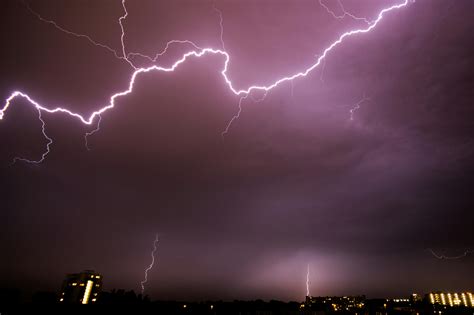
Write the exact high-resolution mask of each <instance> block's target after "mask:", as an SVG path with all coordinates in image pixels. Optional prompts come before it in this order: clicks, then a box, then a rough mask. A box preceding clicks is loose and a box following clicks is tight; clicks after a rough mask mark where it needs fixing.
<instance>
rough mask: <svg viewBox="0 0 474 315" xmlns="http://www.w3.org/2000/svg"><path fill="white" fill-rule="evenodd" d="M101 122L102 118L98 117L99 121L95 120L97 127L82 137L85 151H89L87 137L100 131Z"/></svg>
mask: <svg viewBox="0 0 474 315" xmlns="http://www.w3.org/2000/svg"><path fill="white" fill-rule="evenodd" d="M101 121H102V116H100V115H99V119H98V120H97V126H96V127H95V129H93V130H91V131H89V132H86V134H85V135H84V145H85V146H86V149H87V151H90V150H91V148H90V147H89V141H88V139H89V136H92V135H93V134H94V133H96V132H97V131H99V130H100V122H101Z"/></svg>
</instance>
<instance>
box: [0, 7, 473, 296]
mask: <svg viewBox="0 0 474 315" xmlns="http://www.w3.org/2000/svg"><path fill="white" fill-rule="evenodd" d="M400 2H401V1H400V0H398V1H397V0H388V1H375V0H373V1H372V0H371V1H356V0H343V1H342V3H343V4H344V6H345V8H346V10H347V11H349V12H351V13H353V14H355V15H357V16H364V17H367V18H368V19H375V18H376V16H377V14H378V12H379V11H380V10H381V9H382V8H384V7H387V6H390V5H392V4H395V3H400ZM28 3H29V4H30V5H31V8H32V9H33V10H34V11H36V12H38V13H39V14H40V15H41V16H42V17H43V18H45V19H48V20H54V21H55V22H56V23H57V24H58V25H60V26H62V27H63V28H65V29H68V30H70V31H73V32H76V33H81V34H87V35H89V36H91V37H92V38H93V39H94V40H96V41H97V42H100V43H104V44H106V45H108V46H110V47H112V48H113V49H115V50H116V51H117V52H118V53H121V44H120V35H121V31H120V26H119V24H118V18H119V17H120V16H121V15H123V8H122V6H121V3H120V1H119V0H114V1H112V0H103V1H95V0H81V1H49V0H48V1H46V0H44V1H43V0H42V1H29V2H28ZM326 3H327V5H328V6H329V7H331V8H332V9H333V10H334V12H336V13H337V14H341V11H340V9H338V6H337V2H336V1H332V0H327V1H326ZM213 5H214V4H213V2H212V1H197V0H196V1H192V0H187V1H172V0H164V1H129V2H127V9H128V12H129V15H128V17H127V18H126V19H125V20H124V23H123V24H124V27H125V30H126V35H125V38H124V40H125V44H126V49H127V51H128V52H140V53H143V54H149V55H153V54H155V53H156V52H159V51H161V50H163V48H164V47H165V45H166V43H167V42H168V41H170V40H172V39H181V40H192V41H193V42H195V43H196V44H197V45H199V46H200V47H213V48H216V49H219V48H221V46H222V45H221V41H220V27H219V15H218V13H217V11H216V10H214V9H213ZM0 6H1V8H0V12H1V13H0V14H1V22H0V23H1V27H0V37H1V43H2V49H1V51H0V56H1V58H0V72H1V74H0V99H1V100H2V103H1V106H3V105H4V100H5V99H6V98H8V96H9V95H10V94H11V93H12V92H13V91H15V90H20V91H23V92H25V93H28V94H29V95H30V96H31V97H33V98H34V99H35V100H37V101H38V102H41V103H42V104H44V105H45V106H47V107H50V108H53V107H56V106H64V107H67V108H68V109H71V110H74V111H76V112H79V113H81V114H83V115H87V116H88V115H90V113H91V112H92V111H94V110H96V109H98V108H100V107H102V106H104V105H105V104H106V103H107V102H108V99H109V97H110V95H111V94H113V93H114V92H116V91H119V90H123V89H126V87H127V86H128V81H129V79H130V76H131V75H132V73H133V69H132V68H131V67H130V66H129V65H128V64H127V63H126V62H124V61H123V60H118V59H117V58H115V57H114V55H113V54H112V53H110V52H109V51H107V50H105V49H102V48H100V47H96V46H94V45H92V44H91V43H90V42H88V41H87V40H86V39H84V38H78V37H75V36H73V35H68V34H66V33H64V32H61V31H59V30H58V29H56V28H55V27H54V26H52V25H51V24H48V23H45V22H42V21H40V20H39V19H38V18H37V17H36V16H35V15H34V14H33V13H32V12H30V11H28V9H27V7H26V6H25V5H24V4H23V3H22V2H21V1H14V0H6V1H2V3H1V5H0ZM215 6H216V7H217V8H218V9H220V10H221V12H222V16H223V26H224V33H223V38H224V41H225V49H226V51H227V52H228V53H229V55H230V56H231V61H230V63H229V71H228V75H229V77H230V78H231V79H232V81H233V82H234V85H235V86H236V87H237V88H247V87H248V86H250V85H252V84H268V83H271V82H274V81H275V79H276V78H280V77H282V76H286V75H288V74H293V73H296V72H299V71H301V70H304V69H305V68H307V67H309V66H310V65H311V64H313V63H314V62H315V60H316V58H317V55H318V54H320V53H321V52H322V51H323V50H324V48H325V47H327V46H328V45H329V44H330V43H331V42H333V41H334V40H335V39H337V38H338V36H339V35H341V34H342V33H343V32H345V31H348V30H350V29H352V28H364V27H366V24H364V22H363V21H357V20H353V19H351V18H350V17H345V18H344V19H335V18H333V17H332V16H331V15H330V14H328V12H326V10H325V9H324V8H323V7H322V6H320V5H319V3H318V1H317V0H314V1H309V0H308V1H299V0H298V1H289V0H278V1H270V0H262V1H250V0H245V1H237V0H229V1H224V0H217V2H215ZM338 10H339V11H338ZM473 12H474V2H473V1H470V0H458V1H443V0H418V1H416V2H414V3H410V4H409V5H408V6H407V7H404V8H401V9H399V10H396V11H393V12H390V13H389V14H387V15H386V16H385V17H384V19H383V20H382V21H381V22H380V23H379V24H378V25H377V27H376V28H375V29H374V30H373V31H371V32H370V33H367V34H361V35H357V36H354V37H351V38H349V39H347V40H345V41H344V43H343V44H341V45H339V46H338V47H337V48H336V49H334V50H333V51H331V52H330V53H329V54H328V55H327V58H326V59H325V63H324V67H323V66H320V67H318V68H317V69H315V70H314V71H313V72H311V73H310V74H309V75H308V76H307V77H305V78H299V79H296V80H294V81H293V83H292V84H291V83H284V84H281V85H280V86H278V87H276V88H275V89H273V90H271V91H270V92H269V93H268V94H267V96H266V98H264V99H263V100H262V101H258V100H259V99H261V98H262V95H261V93H254V94H252V96H253V98H254V99H255V100H253V99H252V98H250V97H249V98H247V99H245V100H243V103H242V108H243V110H242V113H241V115H240V118H239V119H237V120H235V121H234V122H233V124H232V126H231V127H230V129H229V132H228V133H227V134H226V136H225V137H224V139H223V138H222V136H221V133H222V131H223V130H224V129H225V128H226V125H227V124H228V122H229V121H230V119H231V118H232V117H233V116H234V115H235V114H236V113H237V111H238V102H239V97H238V96H235V95H234V94H232V92H231V91H230V90H229V89H228V87H227V86H226V85H225V82H224V81H223V78H222V76H221V74H220V71H221V70H222V67H223V63H224V58H223V57H222V56H219V55H206V56H204V57H201V58H190V59H189V60H187V61H186V62H185V63H183V64H182V65H181V66H180V67H179V68H178V69H177V70H176V71H175V72H173V73H163V72H156V71H155V72H150V73H147V74H143V75H140V76H139V77H137V80H136V83H135V87H134V91H133V93H131V94H130V95H127V96H125V97H122V98H119V99H117V106H116V108H114V109H113V110H110V111H108V112H106V113H105V114H104V115H103V116H102V118H103V119H102V121H101V126H100V127H101V129H100V131H99V132H97V133H95V134H94V135H93V136H91V137H89V146H90V151H88V150H87V149H86V147H85V144H84V134H85V133H86V132H90V131H91V130H93V129H94V126H87V125H83V124H81V123H80V122H79V121H78V120H77V119H73V118H71V117H69V116H67V115H64V114H47V113H43V116H42V117H43V119H44V120H45V122H46V132H47V134H48V135H49V136H50V137H51V138H52V139H53V140H54V143H53V144H52V145H51V153H50V154H49V155H48V156H47V157H46V159H45V161H44V162H43V163H41V164H39V165H31V164H28V163H24V162H21V161H19V162H17V163H15V164H14V165H11V162H12V159H13V158H14V157H15V156H21V157H26V158H30V159H38V158H40V157H41V154H42V152H43V151H44V150H45V146H46V144H47V140H46V139H45V138H44V137H43V136H42V134H41V123H40V121H39V120H38V113H37V111H35V109H34V108H33V107H31V105H30V104H29V103H28V102H26V101H25V100H24V99H20V98H18V99H16V100H14V102H13V104H12V106H11V108H9V110H8V111H7V112H6V114H5V116H4V119H3V120H1V121H0V172H1V173H0V174H1V176H0V188H1V193H0V196H1V200H2V202H1V206H0V208H1V212H0V253H1V254H0V255H1V257H2V258H1V259H0V286H1V287H14V288H20V289H22V290H25V291H31V292H33V291H35V290H52V291H57V290H59V288H60V285H61V281H62V280H63V278H64V275H65V274H66V273H72V272H79V271H81V270H84V269H94V270H96V271H98V272H100V273H101V274H103V275H104V286H105V287H104V288H105V289H106V290H110V289H112V288H124V289H127V290H128V289H133V290H135V291H139V289H140V281H141V280H143V277H144V269H145V268H146V267H147V266H148V265H149V264H150V261H151V257H150V252H151V250H152V248H153V246H152V245H153V240H154V238H155V234H156V233H158V234H159V237H160V241H159V246H158V251H157V253H156V264H155V266H154V268H153V269H152V270H151V271H150V272H149V282H148V283H147V284H146V293H147V294H149V295H150V296H151V297H152V298H153V299H181V300H185V299H193V300H202V299H255V298H263V299H271V298H273V299H282V300H303V299H304V296H305V295H306V284H305V282H306V269H307V265H308V264H309V265H310V273H311V274H310V281H311V284H310V293H311V295H345V294H352V295H355V294H366V295H368V296H369V297H379V296H387V297H395V296H398V295H408V294H410V293H412V292H419V293H423V292H428V291H430V290H472V289H473V287H472V284H473V283H472V279H473V278H474V271H473V266H474V255H467V256H466V257H463V258H460V259H457V260H446V259H437V258H436V257H434V256H433V255H432V254H431V253H430V251H429V250H428V249H433V250H434V251H435V252H436V253H438V254H443V255H447V256H457V255H460V254H462V253H463V252H464V251H465V250H472V249H474V229H473V222H474V212H473V211H472V209H473V206H474V197H473V187H474V119H473V118H474V107H473V99H474V76H473V69H474V58H473V56H474V43H473V40H472V39H473V34H474V19H473ZM190 49H193V47H191V46H189V45H186V44H182V45H180V44H178V45H174V46H172V47H171V48H170V49H169V50H168V53H167V54H166V55H164V56H163V57H162V58H160V59H158V64H160V65H164V66H169V65H171V64H172V63H173V62H174V61H175V60H176V59H178V58H179V57H180V56H181V55H182V54H183V53H184V52H186V51H188V50H190ZM134 62H135V63H136V64H137V65H139V66H147V65H150V63H148V62H147V61H146V60H145V59H143V58H140V57H136V58H135V59H134ZM323 69H324V70H323ZM364 96H365V97H367V98H369V100H367V101H365V102H362V103H361V104H360V107H359V108H357V109H356V110H353V111H352V119H351V109H354V108H355V105H356V103H358V102H359V101H360V100H361V99H363V98H364Z"/></svg>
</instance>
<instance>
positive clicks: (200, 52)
mask: <svg viewBox="0 0 474 315" xmlns="http://www.w3.org/2000/svg"><path fill="white" fill-rule="evenodd" d="M409 1H410V0H403V1H402V2H400V3H398V4H395V5H392V6H390V7H388V8H385V9H383V10H381V11H380V12H379V13H378V15H377V18H376V19H375V20H374V21H372V22H371V23H368V25H367V26H366V27H365V28H358V29H354V30H350V31H347V32H345V33H343V34H342V35H340V36H339V37H338V38H337V39H336V40H335V41H334V42H332V43H331V44H330V45H329V46H328V47H326V48H325V49H324V50H323V52H322V53H321V54H320V55H319V57H317V59H316V62H314V63H313V64H311V65H310V66H308V67H307V68H306V69H304V70H302V71H300V72H296V73H294V74H290V75H288V76H284V77H281V78H279V79H276V80H275V81H273V82H271V83H268V84H266V85H262V84H258V85H250V86H248V87H247V88H240V89H239V88H236V87H235V86H234V84H233V83H232V80H231V79H230V78H229V77H228V75H227V70H228V66H229V62H230V59H231V57H230V55H229V54H228V53H227V52H226V51H225V50H221V49H214V48H198V47H197V45H195V44H194V43H192V42H190V41H183V42H185V43H189V44H191V45H194V46H195V47H194V48H196V50H190V51H188V52H186V53H184V54H183V55H182V56H181V57H180V58H179V59H177V60H176V61H175V62H174V63H173V64H172V65H171V66H169V67H162V66H159V65H155V64H154V65H151V66H148V67H140V68H136V67H135V66H134V65H133V64H132V63H131V62H130V60H129V59H128V56H130V55H131V53H129V54H128V55H127V54H126V49H125V45H124V37H125V33H124V28H123V25H122V21H123V20H124V19H125V18H126V17H127V15H128V13H127V11H126V6H125V0H122V5H123V7H124V10H125V14H124V15H123V16H121V17H120V18H119V24H120V25H121V29H122V36H121V42H122V54H123V56H120V55H119V54H118V53H117V52H116V51H115V50H114V49H112V48H110V47H108V46H106V45H103V44H100V43H98V42H96V41H94V40H92V39H91V38H90V37H89V36H86V35H81V34H77V33H74V32H70V31H68V30H66V29H64V28H61V27H60V26H59V25H57V24H56V23H55V22H53V21H49V20H46V19H43V18H42V17H41V16H39V15H37V17H38V18H39V19H41V20H43V21H45V22H47V23H50V24H52V25H54V26H55V27H56V28H58V29H60V30H61V31H63V32H66V33H68V34H71V35H74V36H77V37H84V38H86V39H87V40H89V41H90V42H91V43H92V44H94V45H96V46H99V47H102V48H105V49H107V50H109V51H110V52H113V53H114V55H115V56H116V57H117V58H118V59H121V60H125V61H127V62H128V63H129V64H130V65H131V66H132V67H133V68H134V71H133V73H132V75H131V77H130V81H129V83H128V87H127V88H126V89H124V90H122V91H118V92H116V93H114V94H112V95H111V96H110V98H109V102H108V103H107V104H105V105H104V106H103V107H101V108H99V109H98V110H96V111H94V112H92V113H91V114H90V115H89V116H82V115H80V114H78V113H76V112H73V111H71V110H69V109H67V108H65V107H54V108H49V107H47V106H45V105H42V104H39V103H38V102H36V101H35V100H34V99H33V98H32V97H30V96H29V95H28V94H26V93H24V92H21V91H14V92H13V93H12V94H11V95H10V96H9V97H8V98H7V100H6V102H5V105H4V106H3V108H1V109H0V120H2V119H3V118H4V116H5V113H6V111H7V110H8V108H9V107H10V105H11V104H12V101H13V100H14V99H16V98H24V99H26V100H27V101H28V102H29V103H30V105H32V106H34V107H35V108H36V109H37V110H38V111H40V112H41V111H44V112H46V113H50V114H54V113H63V114H67V115H69V116H71V117H73V118H76V119H78V120H79V121H81V122H82V123H83V124H86V125H91V124H92V123H93V121H94V120H95V119H96V118H97V117H101V114H103V113H105V112H106V111H108V110H109V109H112V108H114V107H115V105H116V100H117V99H118V98H120V97H122V96H125V95H128V94H130V93H132V91H133V87H134V84H135V80H136V78H137V77H138V76H139V75H141V74H143V73H148V72H152V71H158V72H165V73H167V72H173V71H174V70H175V69H176V68H178V67H179V66H180V65H181V64H183V63H184V62H185V61H186V60H188V59H189V58H200V57H202V56H204V55H219V56H221V57H223V59H224V61H223V68H222V70H221V71H220V73H221V75H222V78H223V80H224V81H225V83H226V85H227V87H228V88H229V90H230V91H231V92H232V93H233V94H235V95H236V96H239V97H240V100H239V104H240V105H241V102H242V100H243V97H247V96H248V95H250V94H251V92H253V91H261V92H263V93H264V96H265V95H266V93H267V92H269V91H270V90H272V89H273V88H275V87H277V86H279V85H280V84H282V83H285V82H288V81H292V80H294V79H296V78H301V77H306V76H307V75H308V74H309V73H310V72H312V71H313V70H314V69H315V68H317V67H318V66H319V65H320V64H321V63H322V62H323V61H324V60H325V58H326V56H327V55H328V54H329V53H330V52H331V51H332V50H333V49H334V48H335V47H337V46H339V45H340V44H341V43H342V42H344V41H345V40H346V39H347V38H349V37H353V36H355V35H358V34H364V33H369V32H370V31H371V30H372V29H374V28H375V27H376V26H377V25H378V24H379V22H380V21H381V20H382V19H383V17H384V16H385V14H386V13H388V12H390V11H393V10H398V9H400V8H403V7H405V6H407V5H408V2H409ZM32 12H34V11H32ZM221 16H222V15H221ZM221 25H222V24H221ZM221 34H222V32H221ZM176 42H180V41H170V42H169V43H168V44H167V45H166V48H165V50H164V52H166V49H167V48H168V47H169V45H171V44H172V43H176ZM164 52H163V53H164ZM143 56H145V55H143ZM155 58H156V57H155ZM152 60H156V59H154V58H152ZM240 112H241V106H239V113H238V114H240ZM234 117H235V116H234ZM237 117H238V115H237ZM40 119H41V116H40ZM233 120H235V119H234V118H233V119H232V120H231V122H232V121H233ZM231 122H230V123H231ZM229 127H230V124H228V126H227V128H226V130H225V131H224V133H226V132H227V131H228V129H229ZM43 131H44V128H43ZM43 134H45V133H44V132H43ZM45 137H46V138H47V139H48V141H52V140H51V138H49V137H47V136H45ZM50 144H51V142H49V143H48V145H47V152H46V154H47V153H49V145H50ZM44 156H45V155H44V154H43V157H42V159H41V160H39V161H42V160H43V159H44ZM23 160H24V161H26V162H28V160H25V159H23ZM34 162H36V161H34Z"/></svg>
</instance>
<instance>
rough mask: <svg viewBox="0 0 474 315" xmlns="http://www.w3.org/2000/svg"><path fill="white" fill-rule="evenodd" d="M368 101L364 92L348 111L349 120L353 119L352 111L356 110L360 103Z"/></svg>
mask: <svg viewBox="0 0 474 315" xmlns="http://www.w3.org/2000/svg"><path fill="white" fill-rule="evenodd" d="M368 101H370V98H368V97H365V93H364V96H362V99H361V100H360V101H358V102H357V103H355V105H354V107H352V108H351V109H350V110H349V112H350V113H351V116H350V120H354V113H355V111H356V110H358V109H359V108H360V105H361V104H362V103H364V102H368Z"/></svg>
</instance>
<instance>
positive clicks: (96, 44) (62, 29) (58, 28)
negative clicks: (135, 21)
mask: <svg viewBox="0 0 474 315" xmlns="http://www.w3.org/2000/svg"><path fill="white" fill-rule="evenodd" d="M21 2H22V3H23V5H24V6H25V7H26V8H27V9H28V11H30V13H31V14H33V15H34V16H36V17H37V18H38V20H40V21H42V22H44V23H47V24H50V25H52V26H54V27H55V28H56V29H57V30H59V31H61V32H63V33H66V34H68V35H71V36H74V37H77V38H82V39H85V40H87V41H88V42H89V43H90V44H92V45H94V46H96V47H100V48H103V49H105V50H107V51H108V52H110V53H112V54H113V55H114V56H115V58H117V59H119V60H124V59H125V58H124V57H122V56H120V55H119V53H118V52H117V51H116V50H115V49H113V48H112V47H110V46H108V45H106V44H103V43H100V42H98V41H96V40H95V39H93V38H92V37H91V36H89V35H85V34H80V33H76V32H73V31H70V30H68V29H66V28H64V27H62V26H60V25H59V24H57V23H56V22H55V21H52V20H48V19H45V18H44V17H42V16H41V15H40V14H39V13H38V12H36V11H35V10H33V9H32V8H31V6H30V5H29V4H28V3H27V2H25V0H22V1H21Z"/></svg>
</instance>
